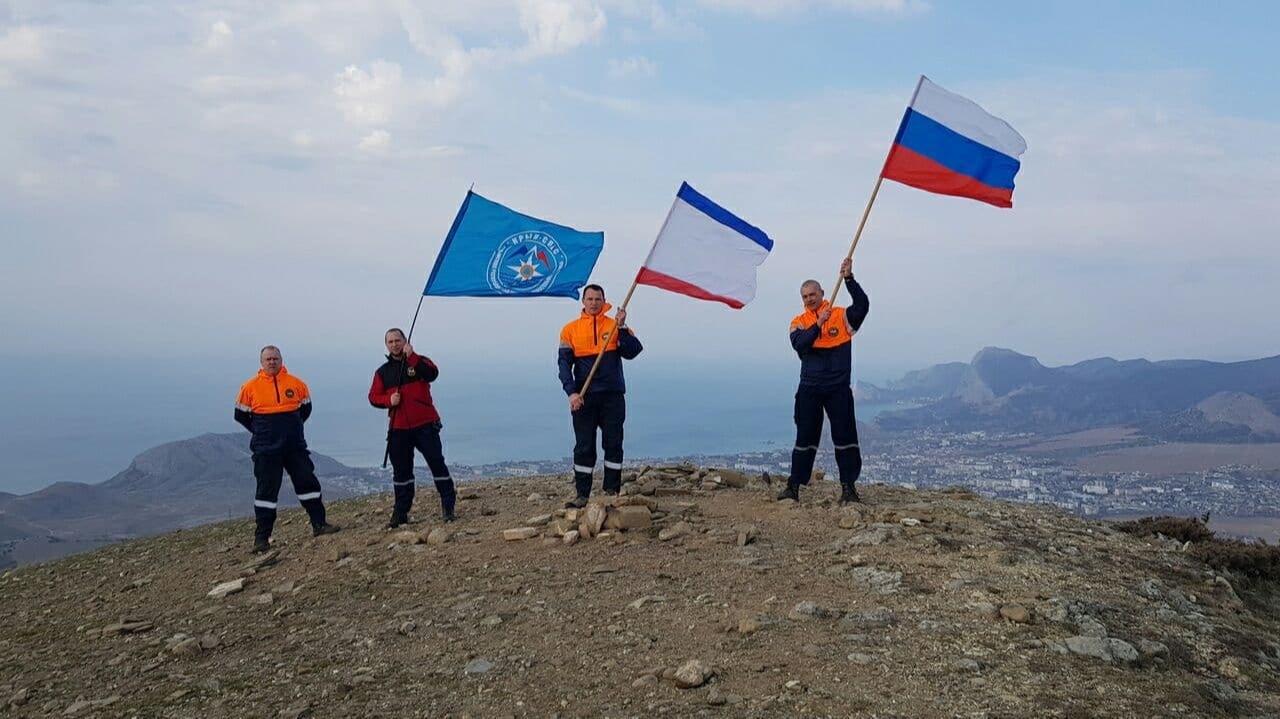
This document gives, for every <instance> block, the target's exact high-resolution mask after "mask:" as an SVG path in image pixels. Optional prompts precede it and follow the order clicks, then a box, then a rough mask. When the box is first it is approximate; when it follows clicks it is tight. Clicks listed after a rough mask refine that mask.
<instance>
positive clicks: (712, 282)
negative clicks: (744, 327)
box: [636, 182, 773, 309]
mask: <svg viewBox="0 0 1280 719" xmlns="http://www.w3.org/2000/svg"><path fill="white" fill-rule="evenodd" d="M772 249H773V240H771V239H769V236H768V235H766V234H765V233H764V232H762V231H761V230H760V229H759V228H757V227H755V226H753V225H750V224H748V223H747V222H746V221H744V220H743V219H742V218H740V217H738V216H736V215H734V214H733V213H732V212H729V211H728V210H726V209H724V208H723V207H721V206H720V205H717V204H716V203H714V202H712V201H711V200H709V199H708V198H707V197H705V196H704V195H702V194H701V193H699V192H698V191H697V190H695V189H693V188H692V187H690V186H689V183H687V182H685V183H682V184H681V185H680V191H679V192H677V193H676V201H675V203H674V204H673V205H672V206H671V212H670V213H668V214H667V220H666V222H664V223H662V230H661V231H659V232H658V239H656V240H654V242H653V248H652V249H651V250H649V257H648V258H647V259H645V261H644V266H642V267H641V268H640V274H639V275H637V276H636V282H637V283H638V284H642V285H649V286H651V287H658V288H660V289H664V290H668V291H670V292H675V293H678V294H682V295H688V296H690V297H696V298H698V299H700V300H712V301H715V302H723V303H725V304H726V305H729V306H730V307H732V308H734V309H742V307H743V306H744V305H746V304H747V303H748V302H750V301H751V300H752V299H754V298H755V296H756V268H757V267H759V266H760V263H762V262H764V260H765V258H766V257H768V256H769V251H770V250H772Z"/></svg>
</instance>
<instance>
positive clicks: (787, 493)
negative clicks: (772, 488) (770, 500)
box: [778, 482, 800, 502]
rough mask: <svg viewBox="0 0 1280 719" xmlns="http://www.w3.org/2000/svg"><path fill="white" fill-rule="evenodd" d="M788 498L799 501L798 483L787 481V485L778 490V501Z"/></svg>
mask: <svg viewBox="0 0 1280 719" xmlns="http://www.w3.org/2000/svg"><path fill="white" fill-rule="evenodd" d="M788 499H794V500H795V501H797V502H799V501H800V485H798V484H791V483H790V482H787V486H785V487H783V488H782V491H781V492H778V501H779V502H782V501H785V500H788Z"/></svg>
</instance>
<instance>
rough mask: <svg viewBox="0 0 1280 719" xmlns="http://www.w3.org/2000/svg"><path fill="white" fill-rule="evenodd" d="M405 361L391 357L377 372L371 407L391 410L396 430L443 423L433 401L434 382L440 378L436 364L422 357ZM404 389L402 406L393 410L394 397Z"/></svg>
mask: <svg viewBox="0 0 1280 719" xmlns="http://www.w3.org/2000/svg"><path fill="white" fill-rule="evenodd" d="M407 359H408V360H409V361H408V363H407V364H406V363H405V361H404V360H403V359H395V358H394V357H392V356H391V355H387V361H386V362H384V363H383V365H382V366H381V367H379V368H378V370H377V371H376V372H374V373H373V386H371V387H369V404H371V405H373V406H374V407H380V408H382V409H385V410H388V412H390V414H391V428H392V429H416V428H418V427H421V426H423V425H424V424H430V423H431V422H439V421H440V412H438V411H437V410H436V406H435V403H433V402H432V401H431V383H432V382H434V381H436V378H437V377H439V376H440V369H439V368H438V367H436V363H435V362H432V361H431V360H430V359H427V358H426V357H423V356H422V355H419V354H417V353H416V352H415V353H414V354H411V355H409V357H408V358H407ZM397 388H398V389H399V390H400V404H399V405H397V406H396V407H395V408H392V407H391V395H392V394H395V392H396V389H397Z"/></svg>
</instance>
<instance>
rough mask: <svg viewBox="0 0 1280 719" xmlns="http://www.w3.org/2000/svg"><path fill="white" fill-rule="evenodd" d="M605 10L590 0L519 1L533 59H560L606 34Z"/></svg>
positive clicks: (522, 22) (522, 21)
mask: <svg viewBox="0 0 1280 719" xmlns="http://www.w3.org/2000/svg"><path fill="white" fill-rule="evenodd" d="M605 24H606V20H605V14H604V10H603V9H602V8H601V7H600V6H599V5H597V4H595V3H594V2H590V0H520V27H521V28H523V29H524V31H525V34H526V35H527V36H528V46H527V47H526V52H528V53H529V54H530V55H532V56H535V57H536V56H539V55H559V54H562V53H565V52H568V51H570V50H572V49H574V48H576V47H579V46H580V45H586V44H588V43H594V42H596V41H598V40H599V39H600V36H601V35H603V34H604V28H605Z"/></svg>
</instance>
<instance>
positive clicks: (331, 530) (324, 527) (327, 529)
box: [311, 522, 339, 537]
mask: <svg viewBox="0 0 1280 719" xmlns="http://www.w3.org/2000/svg"><path fill="white" fill-rule="evenodd" d="M338 529H339V527H338V525H336V524H329V523H327V522H326V523H324V524H317V525H315V526H314V527H312V528H311V536H313V537H319V536H320V535H322V534H336V533H337V532H338Z"/></svg>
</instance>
